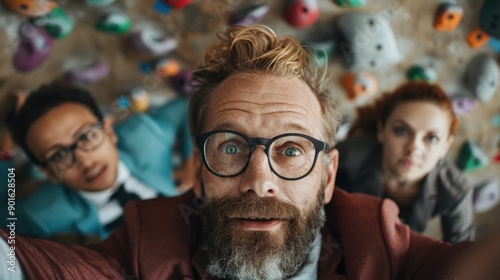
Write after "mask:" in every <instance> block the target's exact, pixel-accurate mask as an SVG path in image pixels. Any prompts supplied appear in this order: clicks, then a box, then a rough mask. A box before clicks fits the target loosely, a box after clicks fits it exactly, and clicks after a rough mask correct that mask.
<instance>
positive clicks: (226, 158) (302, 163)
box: [194, 130, 329, 180]
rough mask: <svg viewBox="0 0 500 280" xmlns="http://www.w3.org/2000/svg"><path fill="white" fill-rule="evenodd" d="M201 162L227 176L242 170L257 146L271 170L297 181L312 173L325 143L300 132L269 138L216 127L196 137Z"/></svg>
mask: <svg viewBox="0 0 500 280" xmlns="http://www.w3.org/2000/svg"><path fill="white" fill-rule="evenodd" d="M194 141H195V144H196V145H197V146H198V147H199V148H200V149H201V154H202V157H203V162H204V164H205V166H206V167H207V169H208V170H210V172H212V173H213V174H214V175H217V176H219V177H223V178H230V177H235V176H238V175H240V174H241V173H243V172H245V170H246V169H247V167H248V165H249V163H250V157H251V156H252V153H253V151H254V150H255V146H256V145H262V146H264V147H265V148H266V155H267V159H268V162H269V167H270V168H271V171H272V172H273V173H274V174H276V176H278V177H279V178H281V179H285V180H299V179H302V178H304V177H306V176H307V175H309V173H311V171H312V170H313V168H314V165H315V164H316V160H317V158H318V154H319V153H320V152H321V151H325V150H328V149H329V147H328V144H327V143H325V142H323V141H320V140H318V139H315V138H313V137H311V136H308V135H305V134H300V133H286V134H281V135H278V136H276V137H273V138H271V139H268V138H251V137H248V136H246V135H245V134H242V133H239V132H236V131H231V130H215V131H211V132H208V133H204V134H201V135H198V136H196V137H195V140H194Z"/></svg>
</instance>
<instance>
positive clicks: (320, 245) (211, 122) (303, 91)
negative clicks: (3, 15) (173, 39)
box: [0, 26, 467, 280]
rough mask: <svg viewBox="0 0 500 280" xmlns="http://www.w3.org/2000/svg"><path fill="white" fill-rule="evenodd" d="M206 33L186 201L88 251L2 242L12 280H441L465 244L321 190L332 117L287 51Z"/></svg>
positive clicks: (256, 30)
mask: <svg viewBox="0 0 500 280" xmlns="http://www.w3.org/2000/svg"><path fill="white" fill-rule="evenodd" d="M219 35H220V36H219V38H221V40H222V42H221V43H220V44H219V45H217V46H215V47H213V48H212V49H211V50H209V51H208V52H207V55H206V56H205V60H204V61H203V63H202V65H201V66H200V67H199V69H200V70H199V71H197V72H196V73H195V77H196V79H197V82H198V88H197V89H196V91H195V93H194V95H193V99H192V100H191V107H190V108H191V111H190V120H191V124H192V132H193V135H195V142H196V149H195V150H194V157H195V172H194V192H189V193H186V194H185V195H182V196H180V197H176V198H159V199H155V200H150V201H140V202H133V203H130V204H129V205H128V206H127V207H126V209H125V221H126V226H125V227H123V228H121V229H118V230H116V231H114V232H113V233H112V234H111V236H110V238H108V239H107V240H105V241H103V242H101V243H99V244H95V245H92V246H90V248H82V247H71V248H68V247H64V246H62V245H53V244H52V243H50V242H49V241H45V240H34V239H25V238H22V237H16V248H15V250H16V256H18V260H19V262H20V264H21V266H22V267H23V269H24V272H25V274H26V275H27V276H28V277H30V278H36V279H124V278H125V279H155V280H156V279H219V278H222V279H295V280H296V279H339V280H340V279H363V280H367V279H373V280H380V279H404V280H406V279H440V280H442V279H445V277H441V276H443V275H442V273H441V272H442V269H444V268H445V267H446V266H447V265H448V264H449V261H451V258H452V257H453V255H454V254H457V253H458V252H460V251H461V249H462V248H463V247H467V244H465V243H462V244H458V245H451V244H447V243H443V242H440V241H436V240H432V239H429V238H427V237H424V236H421V235H419V234H417V233H413V232H411V231H410V230H409V228H408V227H407V226H405V225H403V224H402V223H400V222H399V220H398V216H397V212H398V210H397V206H396V205H395V204H394V202H391V201H390V200H380V199H378V198H372V197H368V196H366V195H362V194H347V193H346V192H344V191H342V190H338V189H335V186H334V185H335V172H336V169H337V162H338V153H337V151H336V150H335V149H332V148H331V147H332V145H333V143H334V142H335V140H334V133H335V130H336V128H337V126H338V124H339V117H338V113H337V111H336V110H335V108H334V106H333V102H332V98H331V95H330V94H329V93H328V91H327V90H326V89H325V87H324V86H325V83H324V79H323V78H324V75H322V73H321V72H319V71H315V68H314V67H315V66H314V62H313V61H311V60H310V57H309V55H308V53H307V52H306V51H305V49H303V48H302V47H301V46H300V44H299V42H298V41H297V40H295V39H293V38H291V37H277V36H276V34H275V33H274V32H273V31H272V30H270V29H269V28H266V27H263V26H257V27H255V26H252V27H230V28H229V29H228V30H227V31H226V32H225V33H222V34H219ZM0 235H1V236H2V237H3V238H4V239H7V238H8V236H7V234H6V233H5V232H1V231H0ZM0 241H1V240H0ZM0 245H2V243H1V242H0ZM49 245H50V246H49ZM41 255H43V258H36V256H41ZM452 279H454V278H452ZM459 279H461V278H460V277H459Z"/></svg>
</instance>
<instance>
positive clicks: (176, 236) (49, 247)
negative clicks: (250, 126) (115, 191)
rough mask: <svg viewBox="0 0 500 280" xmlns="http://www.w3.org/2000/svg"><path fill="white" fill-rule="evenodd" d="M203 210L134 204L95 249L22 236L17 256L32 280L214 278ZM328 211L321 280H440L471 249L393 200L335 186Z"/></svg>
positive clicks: (166, 203) (179, 203) (190, 201)
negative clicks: (437, 236)
mask: <svg viewBox="0 0 500 280" xmlns="http://www.w3.org/2000/svg"><path fill="white" fill-rule="evenodd" d="M202 208H203V205H201V204H200V203H197V201H196V200H195V199H194V195H193V193H192V192H190V193H188V194H185V195H183V196H181V197H177V198H159V199H154V200H149V201H138V202H133V203H130V204H129V205H128V206H127V207H126V209H125V214H124V215H125V220H126V227H125V228H122V229H119V230H117V231H115V232H113V233H112V235H111V236H110V237H109V238H108V239H106V240H104V241H103V242H101V243H98V244H95V245H91V246H90V248H83V247H79V246H71V247H67V246H63V245H59V244H55V243H52V242H50V241H45V240H40V239H29V238H22V237H19V236H17V237H16V250H15V251H16V255H17V258H18V261H20V263H21V264H22V266H23V269H24V272H25V274H26V275H27V276H28V279H152V280H159V279H212V278H211V277H210V276H208V275H207V274H206V272H205V267H206V265H207V263H208V256H207V254H206V252H205V251H204V250H203V249H202V248H201V246H200V238H199V236H200V230H201V221H200V219H199V213H200V212H199V211H200V210H201V209H202ZM325 210H326V213H327V223H326V225H325V227H324V228H323V230H322V238H323V243H322V248H321V253H320V260H319V264H318V273H319V275H318V279H346V278H348V279H362V280H368V279H373V280H382V279H425V280H428V279H438V278H440V276H439V273H438V269H442V268H443V263H444V261H445V260H450V259H451V257H452V256H453V255H454V254H455V253H456V252H457V251H459V250H461V249H462V248H463V247H467V244H466V243H462V244H457V245H455V246H452V245H450V244H448V243H442V242H440V241H435V240H432V239H429V238H427V237H424V236H422V235H419V234H417V233H413V232H410V230H409V228H408V227H407V226H406V225H403V224H401V223H400V222H399V221H398V209H397V206H396V205H395V204H394V203H393V202H392V201H390V200H380V199H378V198H372V197H369V196H366V195H362V194H347V193H346V192H344V191H342V190H340V189H336V190H335V192H334V196H333V200H332V202H330V204H328V205H327V206H326V207H325ZM54 218H56V217H54ZM18 222H22V221H18ZM0 233H1V235H2V237H3V238H6V236H7V235H6V233H5V232H4V231H1V232H0ZM440 279H444V278H440Z"/></svg>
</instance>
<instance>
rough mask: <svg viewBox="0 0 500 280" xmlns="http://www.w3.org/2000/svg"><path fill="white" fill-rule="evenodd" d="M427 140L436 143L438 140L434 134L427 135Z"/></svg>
mask: <svg viewBox="0 0 500 280" xmlns="http://www.w3.org/2000/svg"><path fill="white" fill-rule="evenodd" d="M427 141H429V142H430V143H437V142H439V137H437V136H436V135H429V136H427Z"/></svg>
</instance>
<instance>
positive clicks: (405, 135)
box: [337, 82, 473, 243]
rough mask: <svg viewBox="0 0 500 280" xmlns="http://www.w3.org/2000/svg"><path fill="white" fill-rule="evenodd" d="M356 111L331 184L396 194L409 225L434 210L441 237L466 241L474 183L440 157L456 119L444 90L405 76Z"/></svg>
mask: <svg viewBox="0 0 500 280" xmlns="http://www.w3.org/2000/svg"><path fill="white" fill-rule="evenodd" d="M357 113H358V116H357V119H356V120H355V122H354V124H353V126H352V127H351V130H350V132H349V138H348V139H347V140H346V141H344V142H341V143H339V144H338V145H337V149H338V150H339V154H340V159H339V170H338V175H337V185H338V186H339V187H340V188H343V189H345V190H347V191H349V192H360V193H366V194H370V195H375V196H378V197H385V198H390V199H392V200H394V201H395V202H396V203H397V204H398V206H399V208H400V214H399V217H400V218H401V220H402V221H403V222H404V223H406V224H408V225H409V226H410V228H411V229H412V230H414V231H417V232H422V231H424V230H425V228H426V226H427V222H428V220H429V219H430V218H432V217H434V216H438V215H439V216H441V225H442V230H443V239H444V240H445V241H448V242H452V243H455V242H458V241H463V240H471V239H472V238H473V211H472V188H471V187H470V186H469V184H468V182H467V180H466V179H465V177H464V176H463V174H462V173H461V172H460V171H459V170H458V168H457V167H456V166H455V165H454V163H453V162H452V161H451V160H450V159H448V158H447V157H446V154H447V152H448V149H449V147H450V145H451V143H452V142H453V139H454V135H455V133H456V130H457V126H458V120H457V117H456V115H455V113H454V112H453V109H452V105H451V102H450V100H449V98H448V97H447V96H446V94H445V92H444V91H443V90H442V89H441V88H440V87H439V86H437V85H430V84H427V83H421V82H409V83H406V84H404V85H402V86H400V87H398V88H397V89H396V90H395V91H394V92H393V93H389V94H384V95H382V96H381V97H379V98H378V99H377V100H375V102H374V103H373V104H371V105H368V106H365V107H361V108H358V112H357Z"/></svg>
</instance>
